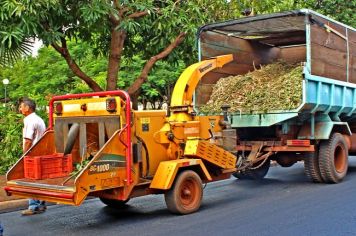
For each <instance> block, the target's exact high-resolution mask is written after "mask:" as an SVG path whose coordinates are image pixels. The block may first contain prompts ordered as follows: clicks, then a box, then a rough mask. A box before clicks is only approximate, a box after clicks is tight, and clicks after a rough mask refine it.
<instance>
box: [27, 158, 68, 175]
mask: <svg viewBox="0 0 356 236" xmlns="http://www.w3.org/2000/svg"><path fill="white" fill-rule="evenodd" d="M24 167H25V178H28V179H37V180H39V179H51V178H58V177H63V176H67V175H69V174H70V173H71V172H72V169H73V166H72V155H71V154H68V155H65V156H64V155H63V153H55V154H52V155H45V156H33V157H32V156H25V158H24Z"/></svg>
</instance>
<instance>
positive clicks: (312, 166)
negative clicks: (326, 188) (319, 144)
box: [304, 151, 324, 183]
mask: <svg viewBox="0 0 356 236" xmlns="http://www.w3.org/2000/svg"><path fill="white" fill-rule="evenodd" d="M304 173H305V175H306V176H307V177H308V178H309V179H310V180H311V181H312V182H314V183H323V182H324V180H323V178H322V177H321V173H320V168H319V155H318V152H317V151H316V152H314V153H310V154H306V155H305V157H304Z"/></svg>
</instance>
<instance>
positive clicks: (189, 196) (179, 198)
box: [164, 170, 203, 215]
mask: <svg viewBox="0 0 356 236" xmlns="http://www.w3.org/2000/svg"><path fill="white" fill-rule="evenodd" d="M164 198H165V201H166V205H167V208H168V210H169V211H170V212H172V213H175V214H181V215H185V214H190V213H193V212H195V211H197V210H198V209H199V207H200V205H201V201H202V198H203V186H202V181H201V179H200V177H199V175H198V174H197V173H195V172H194V171H192V170H185V171H183V172H181V173H180V174H179V175H178V177H177V178H176V180H175V182H174V184H173V186H172V188H171V189H170V190H168V191H167V192H165V194H164Z"/></svg>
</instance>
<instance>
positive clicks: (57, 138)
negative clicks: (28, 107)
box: [5, 55, 237, 214]
mask: <svg viewBox="0 0 356 236" xmlns="http://www.w3.org/2000/svg"><path fill="white" fill-rule="evenodd" d="M232 59H233V58H232V55H225V56H218V57H216V58H213V59H209V60H205V61H202V62H199V63H196V64H194V65H191V66H190V67H188V68H187V69H186V70H185V71H184V72H183V74H182V75H181V76H180V78H179V80H178V82H177V84H176V86H175V88H174V91H173V94H172V101H171V107H170V109H169V111H170V115H169V116H167V115H166V111H164V110H154V111H135V110H132V109H131V107H130V97H129V96H128V94H127V93H126V92H125V91H120V90H118V91H107V92H96V93H88V94H74V95H64V96H56V97H54V98H53V99H52V100H51V101H50V104H49V128H48V130H47V131H46V132H45V134H44V135H43V137H42V138H41V139H40V141H39V142H37V143H36V144H35V145H34V146H33V147H32V148H31V149H30V150H28V151H27V152H26V153H25V154H24V155H23V156H22V157H21V158H20V159H19V160H18V161H17V163H16V164H15V165H14V166H13V167H12V168H11V169H10V170H9V172H8V173H7V175H6V177H7V186H6V187H5V190H6V192H7V193H8V194H9V195H11V194H14V195H18V196H22V197H29V198H35V199H41V200H46V201H49V202H58V203H63V204H70V205H75V206H78V205H80V204H81V203H82V202H83V201H84V200H85V199H86V197H87V196H96V197H99V198H100V200H101V201H102V202H103V203H105V204H107V205H108V206H112V207H120V206H122V205H124V204H125V203H126V202H127V201H128V200H129V199H130V198H134V197H138V196H143V195H147V194H164V195H165V200H166V204H167V207H168V209H169V210H170V211H171V212H173V213H179V214H188V213H192V212H194V211H196V210H198V208H199V207H200V204H201V200H202V196H203V188H202V183H208V182H212V181H216V180H222V179H226V178H229V177H230V175H231V174H232V173H233V172H235V171H236V163H237V158H236V155H235V154H234V153H235V152H234V150H235V144H236V135H234V134H233V133H234V132H229V130H230V129H229V122H228V121H227V120H226V117H225V119H224V117H223V116H196V114H195V112H194V110H193V107H192V104H193V101H192V100H193V99H192V98H193V93H194V90H195V87H196V86H197V84H198V82H199V80H200V78H201V77H202V76H203V75H205V74H206V73H207V72H209V71H211V70H213V69H215V68H218V67H222V66H223V65H224V64H226V63H229V62H230V61H232Z"/></svg>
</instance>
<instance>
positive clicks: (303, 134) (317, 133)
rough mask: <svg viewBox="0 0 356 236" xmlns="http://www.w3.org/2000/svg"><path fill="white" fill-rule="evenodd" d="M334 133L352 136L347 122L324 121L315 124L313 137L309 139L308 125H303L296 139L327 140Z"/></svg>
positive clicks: (309, 129) (309, 130)
mask: <svg viewBox="0 0 356 236" xmlns="http://www.w3.org/2000/svg"><path fill="white" fill-rule="evenodd" d="M334 132H337V133H341V134H343V135H349V136H350V135H351V134H352V133H351V129H350V127H349V125H348V123H347V122H335V121H326V122H316V123H315V129H314V137H311V128H310V124H306V125H304V126H303V127H302V128H301V130H300V132H299V134H298V139H316V140H328V139H329V138H330V136H331V134H332V133H334Z"/></svg>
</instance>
